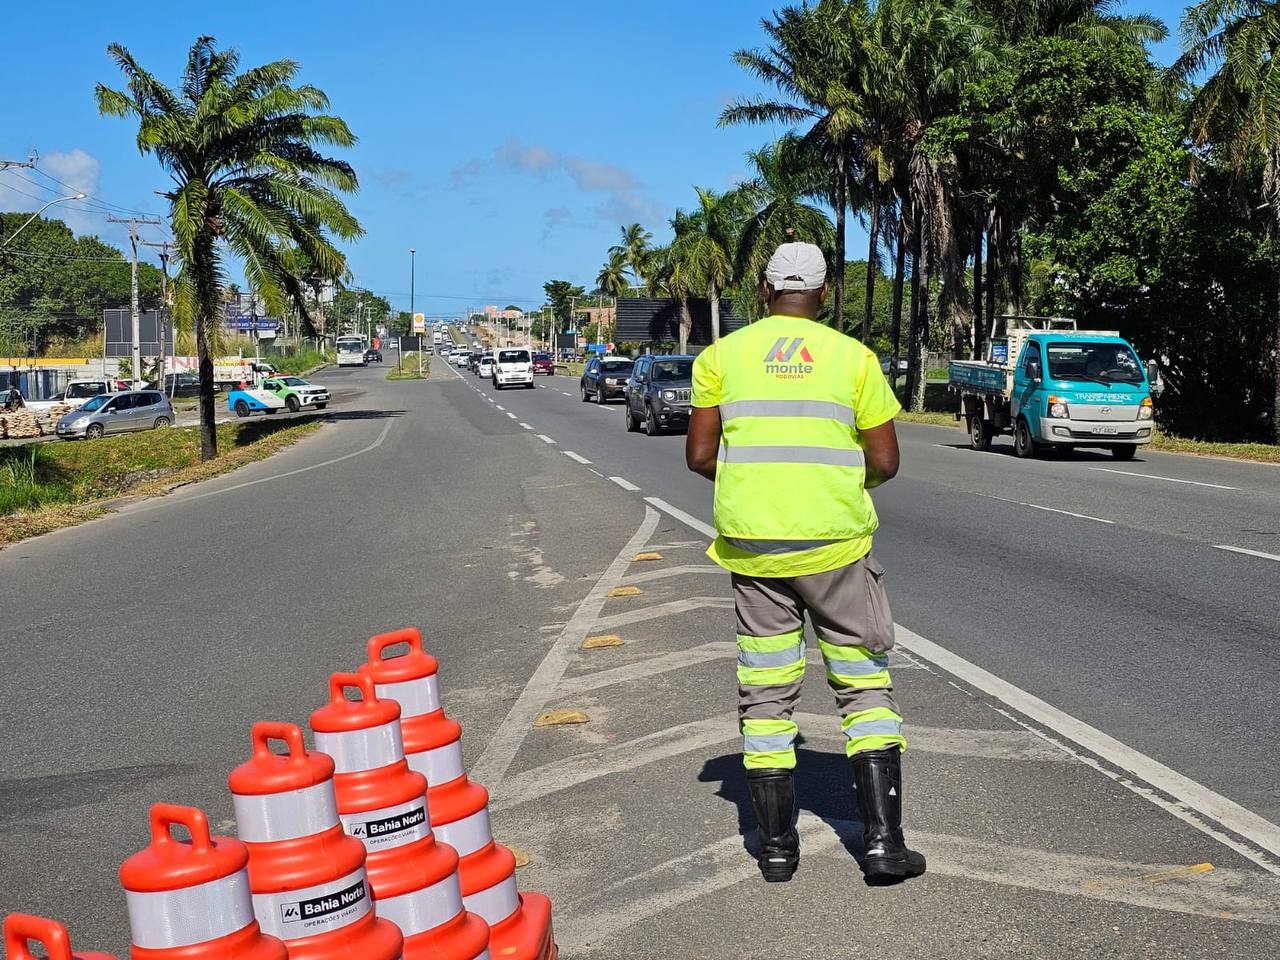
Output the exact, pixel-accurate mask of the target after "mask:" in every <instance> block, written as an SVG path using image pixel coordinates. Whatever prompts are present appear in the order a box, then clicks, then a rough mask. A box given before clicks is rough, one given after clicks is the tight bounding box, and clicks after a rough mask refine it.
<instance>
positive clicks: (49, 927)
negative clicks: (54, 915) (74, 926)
mask: <svg viewBox="0 0 1280 960" xmlns="http://www.w3.org/2000/svg"><path fill="white" fill-rule="evenodd" d="M29 940H34V941H36V943H38V944H40V945H41V946H42V947H44V952H45V956H47V957H48V958H49V960H71V937H70V936H68V934H67V928H66V927H64V926H63V925H62V924H60V923H59V922H58V921H57V920H46V919H45V918H44V917H35V916H32V915H31V914H29V913H11V914H9V915H8V916H7V917H5V918H4V953H5V956H6V957H8V958H9V960H39V958H38V957H36V955H35V954H33V953H32V952H31V945H30V944H29V943H28V941H29Z"/></svg>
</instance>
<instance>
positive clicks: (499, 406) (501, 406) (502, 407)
mask: <svg viewBox="0 0 1280 960" xmlns="http://www.w3.org/2000/svg"><path fill="white" fill-rule="evenodd" d="M498 409H499V410H505V409H507V408H506V407H504V406H503V405H502V404H498Z"/></svg>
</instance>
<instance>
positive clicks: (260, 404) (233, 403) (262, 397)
mask: <svg viewBox="0 0 1280 960" xmlns="http://www.w3.org/2000/svg"><path fill="white" fill-rule="evenodd" d="M227 409H228V410H230V411H231V412H232V413H234V414H235V415H236V416H237V417H247V416H249V414H251V413H268V414H269V413H275V412H277V411H279V410H285V409H288V408H287V406H286V404H285V401H284V399H283V398H282V397H278V396H276V395H275V394H274V393H272V392H271V391H270V390H262V389H259V388H257V387H238V388H236V389H235V390H232V391H230V392H229V393H228V394H227Z"/></svg>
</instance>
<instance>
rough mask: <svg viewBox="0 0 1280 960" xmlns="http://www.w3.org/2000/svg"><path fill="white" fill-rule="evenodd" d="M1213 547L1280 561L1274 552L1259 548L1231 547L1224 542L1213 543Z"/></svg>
mask: <svg viewBox="0 0 1280 960" xmlns="http://www.w3.org/2000/svg"><path fill="white" fill-rule="evenodd" d="M1213 549H1215V550H1227V551H1229V552H1231V553H1243V554H1244V555H1245V556H1249V557H1260V558H1261V559H1263V560H1276V561H1280V557H1278V556H1276V555H1275V554H1274V553H1263V552H1262V551H1261V550H1249V549H1247V548H1245V547H1232V546H1229V545H1228V544H1225V543H1215V544H1214V545H1213Z"/></svg>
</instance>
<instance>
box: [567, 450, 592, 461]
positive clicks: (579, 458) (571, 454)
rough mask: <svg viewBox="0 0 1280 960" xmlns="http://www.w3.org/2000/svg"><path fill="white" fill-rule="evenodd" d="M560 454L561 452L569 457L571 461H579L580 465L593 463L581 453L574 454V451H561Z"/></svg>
mask: <svg viewBox="0 0 1280 960" xmlns="http://www.w3.org/2000/svg"><path fill="white" fill-rule="evenodd" d="M560 452H561V453H563V454H564V455H565V456H566V457H568V458H569V459H570V460H577V461H578V462H579V463H590V462H591V461H590V460H588V459H587V458H586V457H584V456H583V455H582V454H580V453H574V452H573V451H572V450H561V451H560Z"/></svg>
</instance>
